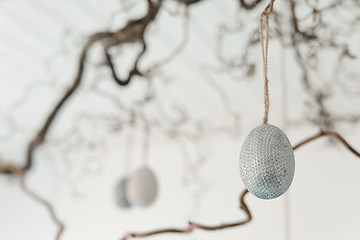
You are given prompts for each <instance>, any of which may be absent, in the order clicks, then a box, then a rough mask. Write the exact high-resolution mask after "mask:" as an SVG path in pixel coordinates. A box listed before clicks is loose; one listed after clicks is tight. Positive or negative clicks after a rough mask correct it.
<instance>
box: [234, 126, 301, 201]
mask: <svg viewBox="0 0 360 240" xmlns="http://www.w3.org/2000/svg"><path fill="white" fill-rule="evenodd" d="M239 163H240V175H241V179H242V180H243V182H244V185H245V187H246V188H247V189H248V190H249V192H251V193H252V194H253V195H255V196H256V197H258V198H261V199H273V198H277V197H279V196H281V195H282V194H284V193H285V192H286V191H287V189H288V188H289V187H290V185H291V182H292V180H293V178H294V172H295V157H294V151H293V149H292V146H291V143H290V141H289V139H288V138H287V137H286V135H285V133H284V132H283V131H281V130H280V129H279V128H277V127H275V126H273V125H270V124H263V125H261V126H258V127H256V128H254V129H253V130H252V131H251V132H250V133H249V135H248V136H247V137H246V139H245V141H244V143H243V145H242V148H241V153H240V161H239Z"/></svg>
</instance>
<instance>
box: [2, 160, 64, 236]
mask: <svg viewBox="0 0 360 240" xmlns="http://www.w3.org/2000/svg"><path fill="white" fill-rule="evenodd" d="M0 170H1V171H2V172H11V173H13V174H16V175H18V176H19V180H20V187H21V189H22V190H23V192H24V193H25V194H26V195H28V196H29V197H30V198H32V199H33V200H35V201H36V202H38V203H39V204H41V205H42V206H43V207H44V208H46V210H47V211H48V213H49V214H50V217H51V220H52V221H53V222H54V223H55V224H56V225H57V227H58V231H57V233H56V238H55V239H56V240H60V238H61V235H62V233H63V231H64V228H65V226H64V224H63V223H62V222H61V221H60V219H59V217H58V216H57V215H56V212H55V210H54V207H53V206H52V205H51V204H50V203H49V202H48V201H46V200H45V199H43V198H42V197H40V196H39V195H37V194H36V193H34V192H33V191H31V190H30V189H29V188H28V186H27V185H26V182H25V176H24V171H23V170H22V169H21V168H19V167H16V166H15V165H13V164H6V163H1V162H0Z"/></svg>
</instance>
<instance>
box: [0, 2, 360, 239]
mask: <svg viewBox="0 0 360 240" xmlns="http://www.w3.org/2000/svg"><path fill="white" fill-rule="evenodd" d="M130 2H131V1H130ZM132 2H133V3H132V4H134V7H133V8H131V9H132V10H131V11H129V12H128V13H119V9H120V4H119V2H118V1H110V0H109V1H98V0H91V1H85V0H77V1H70V0H66V1H61V2H55V1H45V0H33V1H31V2H30V1H1V2H0V77H1V79H2V80H1V81H0V86H1V87H0V99H1V101H0V105H1V108H0V110H1V120H2V124H1V125H2V126H1V129H0V130H1V134H2V135H1V136H2V139H1V144H0V155H1V156H4V157H5V156H6V158H7V159H14V161H15V162H17V163H21V162H22V159H23V155H24V150H25V147H26V145H25V144H26V142H27V141H28V140H29V139H30V138H31V136H33V134H34V132H35V131H36V130H37V128H38V127H39V126H40V125H41V123H42V121H43V118H44V116H45V115H46V113H47V112H48V111H49V109H51V107H52V106H53V105H54V103H55V102H56V99H58V98H59V97H60V96H61V94H62V92H63V90H64V88H66V86H68V85H69V84H70V82H71V80H72V76H73V75H74V71H75V67H76V59H77V55H78V53H79V47H80V46H81V44H82V43H83V41H84V39H85V38H84V37H85V36H87V35H89V34H90V33H92V32H94V31H99V30H103V29H108V28H112V29H115V28H116V27H119V26H122V25H123V24H125V23H126V21H127V20H128V19H130V18H131V17H134V16H141V14H143V10H144V5H143V4H141V3H140V1H132ZM171 6H172V5H170V6H169V7H171ZM237 7H238V5H237V3H236V1H222V2H221V3H220V1H215V0H213V1H205V3H202V4H198V5H196V6H194V7H193V8H192V10H191V11H190V16H191V17H190V24H189V26H190V35H189V41H188V44H187V46H186V48H185V49H184V50H183V52H182V53H181V54H180V55H179V56H178V57H177V58H176V59H175V60H174V61H172V62H171V63H169V64H168V65H166V66H164V67H163V68H162V69H161V70H162V72H163V73H165V74H166V75H167V77H168V78H169V79H171V80H170V81H169V82H166V81H165V80H163V79H162V78H159V79H155V80H154V81H155V82H156V84H157V85H156V86H157V90H158V91H157V93H158V95H159V98H160V99H161V100H162V102H163V103H164V105H165V111H168V114H169V115H170V116H171V115H174V116H176V114H177V113H176V111H174V109H173V108H172V107H173V106H174V105H181V106H183V107H184V108H186V109H188V110H189V114H190V116H191V117H192V118H193V119H196V120H198V121H208V122H210V123H211V125H212V126H227V127H229V126H231V125H232V119H231V117H230V116H229V114H228V112H226V110H224V108H223V105H222V104H223V103H222V101H221V98H219V94H218V93H217V92H216V91H214V89H213V88H211V84H209V82H208V81H209V79H212V81H214V82H215V83H217V84H219V85H221V86H223V87H224V89H225V90H224V91H225V92H226V94H227V95H228V96H229V102H230V105H231V108H232V109H233V111H235V112H237V113H239V114H240V116H241V118H240V134H239V135H236V136H235V137H234V136H228V135H227V134H224V133H212V132H210V130H206V131H209V133H205V137H204V138H203V139H201V140H199V141H198V143H197V144H198V145H196V146H197V148H195V150H196V149H202V151H204V152H205V153H200V154H198V155H197V153H196V151H195V150H194V149H193V146H194V143H193V142H191V141H190V140H189V139H186V138H179V139H169V138H168V137H166V136H165V135H164V134H163V133H162V132H161V131H157V130H154V131H153V132H152V133H151V141H150V148H149V149H150V150H149V155H148V164H149V165H150V166H151V168H152V169H154V171H155V172H156V175H157V177H158V180H159V187H160V192H159V196H158V198H157V200H156V202H155V203H154V204H153V205H152V206H151V207H149V208H146V209H131V210H126V211H124V210H121V209H119V208H118V207H117V206H116V204H115V203H114V196H113V194H114V186H115V184H116V182H117V181H118V179H120V178H121V177H122V176H123V175H124V174H125V172H126V169H125V166H127V165H126V164H128V163H129V160H128V159H126V158H127V157H128V156H130V155H131V156H132V157H131V166H130V169H131V170H134V169H136V168H137V167H139V166H141V164H142V158H143V155H142V142H143V136H144V135H143V133H142V131H141V128H136V129H135V130H134V129H129V128H127V129H125V130H123V131H120V132H114V133H110V134H109V132H108V131H105V130H104V128H106V122H102V121H95V123H96V126H97V127H96V128H91V126H94V125H92V123H89V122H86V119H85V120H84V122H80V123H78V124H79V125H80V128H81V131H83V134H85V135H86V134H87V139H88V141H89V142H90V143H93V144H96V145H97V148H96V149H95V150H93V151H91V150H86V149H85V150H84V149H81V148H80V147H79V149H77V145H75V144H76V142H77V141H78V140H79V139H76V138H75V137H74V135H73V134H72V132H71V131H70V132H68V130H69V129H70V130H71V129H72V128H71V127H72V126H73V125H74V123H76V122H75V121H76V119H78V117H79V116H82V114H92V116H94V114H101V115H105V114H111V116H112V117H114V116H117V117H119V118H121V117H122V114H123V112H122V111H121V110H119V109H118V108H116V106H114V104H113V103H112V102H111V101H109V100H107V98H102V97H100V96H99V95H96V94H93V93H92V92H91V90H89V89H90V88H89V87H88V85H90V84H91V83H92V82H94V81H100V82H101V84H104V86H105V88H106V89H107V90H109V89H110V90H111V91H112V93H114V94H115V95H117V96H119V99H120V100H121V101H122V102H125V103H127V102H130V101H135V100H136V99H137V97H138V96H140V95H142V93H143V92H144V89H145V87H144V86H145V85H146V84H145V83H144V81H142V80H140V79H135V81H134V83H133V84H132V85H131V86H130V87H128V88H122V89H120V88H117V87H116V85H115V84H112V83H111V81H110V78H109V75H108V73H109V72H108V71H107V70H106V68H100V69H98V68H95V66H94V65H95V63H96V62H97V61H98V60H99V59H101V56H98V54H97V53H98V52H97V50H96V49H95V50H94V53H93V54H92V59H94V60H93V62H92V63H91V64H89V69H91V70H89V71H88V72H87V74H86V77H85V82H86V83H85V84H84V86H83V88H82V90H80V92H79V93H78V94H77V95H76V96H75V97H74V98H73V99H72V101H71V102H69V103H68V104H67V105H66V108H65V109H64V110H63V111H62V115H61V117H59V119H58V120H57V121H56V123H55V125H54V128H53V130H52V132H51V134H50V135H51V136H50V137H49V138H50V140H51V141H50V143H49V144H47V145H45V146H44V147H42V148H41V149H39V151H38V152H37V154H36V156H37V159H36V163H35V166H34V168H33V169H32V171H31V173H30V174H29V175H28V179H27V180H28V183H29V186H30V187H31V189H34V190H35V191H36V192H37V193H39V194H40V195H42V196H44V197H45V198H46V199H48V200H50V201H51V203H52V204H53V205H54V207H55V209H56V211H57V213H58V214H59V216H60V218H61V219H62V220H63V221H64V222H65V224H66V229H65V233H64V236H63V239H64V240H78V239H87V240H93V239H94V240H95V239H119V238H120V237H121V236H122V235H123V234H124V233H125V232H128V231H135V232H138V231H147V230H154V229H158V228H163V227H183V226H186V223H187V221H188V220H191V221H195V222H199V223H204V224H218V223H222V222H227V221H230V222H231V221H236V220H240V219H242V218H244V217H245V216H244V214H243V213H241V211H239V209H238V205H239V204H238V197H239V194H240V192H241V191H242V190H243V188H244V186H243V184H242V182H241V180H240V176H239V172H238V155H239V152H240V147H241V143H242V141H243V139H244V137H245V136H246V134H247V132H249V131H250V130H251V129H252V128H253V127H255V126H257V125H259V124H260V123H261V120H262V114H263V96H262V88H263V86H262V85H263V83H262V77H261V76H262V75H261V74H262V73H261V72H260V71H257V72H256V75H255V76H254V77H253V78H249V77H242V78H240V80H237V81H234V80H232V79H231V78H229V76H227V75H226V74H221V73H220V74H219V73H215V72H211V71H205V72H204V71H203V70H201V69H202V66H204V64H205V65H212V66H218V65H219V63H218V62H217V59H216V57H215V54H214V53H215V51H214V49H215V47H216V30H217V27H218V25H219V24H220V23H224V22H225V23H232V22H235V19H236V18H242V17H243V16H239V15H238V14H236V11H237ZM277 7H278V8H280V9H284V6H283V4H282V3H280V2H279V6H277ZM260 9H262V8H261V7H260V8H258V9H257V10H254V11H253V12H252V13H251V14H250V16H251V17H249V19H252V18H253V17H254V20H253V21H252V20H251V21H250V20H249V26H256V25H257V20H256V19H257V18H256V16H257V15H258V14H259V11H260ZM116 12H117V15H115V18H114V20H113V21H110V20H109V16H110V15H111V14H114V13H116ZM182 24H183V20H182V18H181V17H180V16H175V17H173V16H170V15H169V14H168V13H167V12H166V11H165V12H163V13H162V14H160V16H159V18H158V19H157V21H156V23H155V24H154V25H153V26H152V27H151V28H150V29H149V31H148V33H147V35H148V37H147V39H149V48H150V50H149V52H148V53H147V55H146V56H145V58H144V60H143V61H142V62H141V66H142V67H144V68H146V66H149V65H151V63H153V62H154V61H155V60H160V59H162V58H164V57H165V56H167V54H168V53H169V51H171V49H174V48H175V47H176V46H177V45H178V44H179V42H180V41H181V38H182V36H183V28H182V26H183V25H182ZM251 24H252V25H251ZM242 34H244V33H242ZM225 46H226V50H225V52H226V53H227V54H229V55H228V56H229V57H230V56H234V57H235V56H236V55H237V54H239V53H241V51H242V46H244V40H243V35H241V34H235V35H234V36H231V37H229V39H227V44H226V45H225ZM136 51H137V47H136V46H135V47H133V46H130V47H129V49H123V50H122V51H121V52H120V55H121V56H124V57H121V58H119V61H123V62H124V61H125V62H130V61H128V59H131V56H133V54H134V52H136ZM251 53H252V55H251V58H252V59H254V60H255V61H257V62H260V61H261V59H260V47H258V48H256V49H254V50H253V51H252V52H251ZM327 61H329V62H331V60H324V64H327V63H328V62H327ZM121 63H122V62H121ZM280 63H283V64H285V65H283V64H280ZM127 65H129V63H127ZM119 66H121V68H120V69H121V70H120V72H121V73H125V72H126V71H125V70H126V67H125V69H123V68H122V67H123V65H121V64H120V65H119ZM269 72H270V80H271V81H270V96H271V109H270V123H272V124H274V125H278V126H280V127H282V128H283V129H284V130H285V131H286V133H287V135H288V137H289V139H290V141H291V142H292V143H297V142H298V141H300V140H302V139H304V138H305V137H308V136H310V135H312V134H315V133H316V132H317V131H318V128H316V127H315V126H313V125H311V124H307V123H306V122H305V121H303V120H304V114H305V113H306V112H307V110H306V109H305V106H304V99H305V98H306V95H305V94H304V93H303V91H302V85H301V83H300V81H299V77H300V72H299V69H298V68H297V66H296V64H295V61H294V53H293V52H292V51H291V50H284V49H282V48H281V47H280V46H279V44H278V43H277V42H276V41H275V40H274V41H273V42H271V46H270V66H269ZM282 74H283V76H285V77H284V78H281V75H282ZM281 81H286V84H285V86H286V88H285V89H284V84H283V85H281ZM25 92H27V93H28V95H26V98H25V100H24V101H22V99H23V98H22V96H24V93H25ZM284 92H285V93H287V94H286V95H284ZM340 95H341V94H340ZM129 99H131V100H129ZM133 99H134V100H133ZM343 99H345V98H342V97H341V96H340V97H339V98H337V101H333V102H332V103H331V104H333V108H334V109H341V111H344V112H345V111H348V112H351V111H356V110H357V109H358V106H359V104H360V99H359V98H356V97H354V98H351V99H350V101H349V100H347V101H348V102H347V104H342V103H343V102H344V101H345V100H343ZM284 102H285V103H286V104H284ZM284 113H286V114H285V115H284ZM10 114H12V115H10ZM152 114H154V112H152ZM9 116H13V119H15V122H16V125H17V130H16V129H15V130H14V129H13V128H11V126H12V125H11V123H12V122H11V120H10V121H9ZM154 116H155V117H154V118H156V117H157V115H154ZM289 119H290V120H291V121H294V120H295V121H296V122H298V121H300V122H302V121H303V122H304V123H302V124H295V125H288V124H286V122H287V121H288V120H289ZM103 124H104V125H105V126H104V125H103ZM338 130H339V132H340V133H341V134H342V135H343V136H344V137H345V138H346V139H347V140H348V141H349V142H350V143H351V144H352V145H353V146H355V147H357V149H359V146H360V138H359V130H360V128H359V126H357V125H352V126H351V127H349V126H339V129H338ZM207 134H208V135H207ZM9 136H10V137H9ZM129 136H133V139H134V140H133V141H134V144H133V145H132V146H131V145H128V144H126V143H125V142H126V141H128V140H129ZM57 138H60V139H61V141H60V142H56V141H55V139H57ZM69 146H75V147H74V148H75V151H73V152H71V153H70V154H69V155H68V156H67V158H66V159H63V157H64V155H60V154H59V153H61V151H68V148H66V147H69ZM103 146H104V148H103ZM179 146H180V147H179ZM184 146H186V147H187V148H188V149H189V152H190V154H191V157H185V158H184V157H183V155H182V152H181V151H180V150H179V149H181V147H184ZM76 150H79V153H78V152H77V151H76ZM87 151H88V152H90V153H87ZM84 152H85V154H84ZM130 153H131V154H130ZM58 154H59V155H58ZM199 156H200V157H201V156H203V157H204V159H205V161H204V162H198V159H199V158H198V157H199ZM295 157H296V173H295V179H294V182H293V184H292V186H291V189H290V190H289V191H288V193H287V194H286V195H285V196H282V197H280V198H278V199H276V200H271V201H263V200H259V199H256V198H255V197H253V196H250V195H249V196H247V197H246V200H247V203H248V206H249V208H250V210H251V211H252V213H253V216H254V219H253V221H252V222H251V223H250V224H248V225H244V226H241V227H238V228H235V229H229V230H224V231H219V232H203V231H195V232H194V233H192V234H191V235H185V236H180V235H164V236H156V237H151V238H150V239H194V240H195V239H208V240H211V239H229V240H231V239H248V240H251V239H265V238H266V239H286V240H289V239H292V240H300V239H344V240H345V239H359V238H360V230H359V228H358V226H359V224H360V214H359V213H360V205H359V204H358V203H359V198H360V188H359V184H360V175H359V170H360V160H359V159H357V158H356V157H355V156H354V155H352V154H351V153H350V152H349V151H348V150H347V149H345V148H344V147H343V146H342V145H340V144H338V143H334V142H329V141H327V140H326V139H321V140H318V141H316V142H314V143H313V144H311V145H307V146H304V147H303V148H301V149H299V150H298V151H296V154H295ZM194 169H195V172H191V171H192V170H194ZM186 179H188V180H189V181H185V180H186ZM0 231H1V239H6V240H17V239H25V238H27V239H39V240H41V239H53V238H54V234H55V232H56V228H55V226H54V224H53V223H52V222H51V221H50V219H49V216H48V213H47V212H46V211H45V210H44V209H43V208H42V207H41V206H39V205H38V204H37V203H35V202H33V201H32V200H31V199H29V198H28V197H27V196H26V195H24V194H23V193H22V192H21V191H20V189H19V186H18V182H17V181H16V179H15V178H8V177H6V176H0Z"/></svg>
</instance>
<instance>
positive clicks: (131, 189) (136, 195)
mask: <svg viewBox="0 0 360 240" xmlns="http://www.w3.org/2000/svg"><path fill="white" fill-rule="evenodd" d="M157 190H158V187H157V181H156V177H155V175H154V173H153V172H152V171H151V169H149V168H147V167H142V168H140V169H138V170H137V171H136V172H135V173H134V174H133V175H132V176H131V177H130V179H129V182H128V184H127V189H126V196H127V198H128V200H129V202H130V204H131V205H134V206H141V207H146V206H149V205H150V204H151V203H153V202H154V200H155V198H156V195H157Z"/></svg>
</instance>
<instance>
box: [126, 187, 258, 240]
mask: <svg viewBox="0 0 360 240" xmlns="http://www.w3.org/2000/svg"><path fill="white" fill-rule="evenodd" d="M247 193H248V190H247V189H245V190H244V191H243V192H242V194H241V196H240V209H241V210H243V211H244V212H245V214H246V216H247V218H246V219H245V220H243V221H240V222H235V223H229V224H221V225H217V226H205V225H201V224H197V223H193V222H189V224H188V227H187V228H183V229H177V228H168V229H161V230H156V231H152V232H148V233H128V234H126V235H125V236H124V237H123V238H122V240H127V239H130V238H144V237H148V236H152V235H158V234H163V233H191V232H192V231H194V230H195V229H201V230H205V231H216V230H222V229H226V228H232V227H237V226H241V225H244V224H246V223H248V222H250V221H251V219H252V216H251V213H250V210H249V208H248V207H247V205H246V203H245V201H244V197H245V195H246V194H247Z"/></svg>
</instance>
